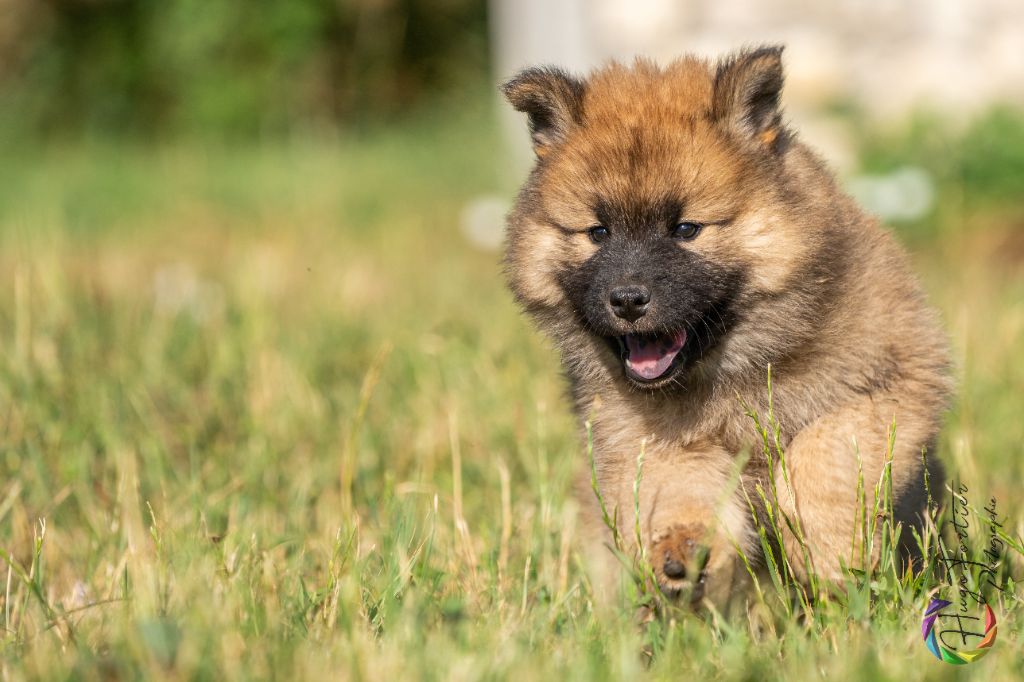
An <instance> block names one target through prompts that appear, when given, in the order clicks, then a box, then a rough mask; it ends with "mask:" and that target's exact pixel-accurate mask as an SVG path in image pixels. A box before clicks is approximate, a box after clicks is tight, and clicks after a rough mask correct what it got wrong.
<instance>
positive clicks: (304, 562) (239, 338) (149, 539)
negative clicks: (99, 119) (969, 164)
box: [0, 123, 1024, 680]
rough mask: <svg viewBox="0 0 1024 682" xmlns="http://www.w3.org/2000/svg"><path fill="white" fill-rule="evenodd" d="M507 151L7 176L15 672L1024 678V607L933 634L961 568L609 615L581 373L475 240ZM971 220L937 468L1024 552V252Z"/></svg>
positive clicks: (930, 254)
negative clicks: (959, 644) (592, 526)
mask: <svg viewBox="0 0 1024 682" xmlns="http://www.w3.org/2000/svg"><path fill="white" fill-rule="evenodd" d="M495 145H496V141H495V140H494V139H493V138H492V136H491V135H490V134H489V133H487V132H486V131H485V130H482V129H481V127H480V126H478V125H468V126H467V125H461V124H458V123H452V124H430V125H421V126H411V127H409V128H408V129H402V130H397V131H392V132H390V133H388V134H374V135H370V136H369V137H367V138H364V139H361V140H352V139H345V138H342V139H338V140H331V141H329V142H328V143H325V142H324V141H322V140H301V139H296V140H292V141H290V142H281V143H272V144H271V143H268V144H265V145H261V146H252V147H248V148H225V147H209V146H202V145H200V144H198V143H191V144H184V145H178V146H164V147H145V148H143V147H131V146H124V145H110V144H101V143H93V144H80V145H75V146H71V147H68V148H55V149H42V150H32V151H33V153H32V154H31V155H25V154H21V155H19V156H18V157H17V158H16V157H14V156H11V155H8V156H6V157H5V160H4V161H3V162H2V164H0V179H2V182H0V344H2V347H3V349H4V352H3V353H2V354H0V550H2V553H0V679H4V680H20V679H69V678H70V679H104V680H106V679H130V678H146V679H184V678H188V679H217V680H221V679H253V678H283V679H339V678H340V679H408V678H423V679H502V678H516V679H551V678H559V679H565V680H573V679H580V680H591V679H621V678H633V677H640V676H649V677H653V678H664V679H679V678H681V677H701V678H705V677H710V678H715V679H727V680H762V679H786V680H793V679H804V678H818V677H828V678H831V679H865V680H886V679H891V680H917V679H950V680H952V679H962V678H967V677H973V676H981V677H984V678H985V679H997V680H1009V679H1024V663H1022V661H1024V657H1022V656H1021V653H1022V647H1021V623H1022V622H1024V618H1022V614H1021V610H1020V608H1019V603H1018V601H1017V598H1016V596H1014V595H1012V594H1007V595H1006V596H1004V597H1002V598H1001V599H1000V600H999V603H998V608H997V612H998V614H999V618H1000V624H999V628H1000V630H999V641H998V643H997V644H996V646H995V648H994V649H993V652H992V654H991V655H989V656H988V657H987V658H985V659H984V660H982V661H980V662H978V663H975V664H973V665H971V666H966V667H961V668H958V667H954V666H950V665H946V664H942V663H939V662H938V661H935V660H934V659H933V658H932V657H931V654H929V653H928V651H927V650H926V649H925V647H924V645H923V644H922V642H921V639H920V619H921V613H922V611H923V610H924V606H925V604H926V602H927V592H928V587H929V585H928V584H927V583H928V580H929V579H934V576H930V577H929V576H923V577H922V576H920V575H919V576H917V577H914V576H910V577H907V576H903V575H900V574H898V573H896V572H894V571H889V572H886V570H885V569H886V566H885V565H883V567H882V568H881V569H880V570H879V571H877V572H875V573H874V574H871V575H865V574H859V575H858V574H855V573H851V576H850V580H849V582H848V584H847V586H846V587H845V588H844V589H843V590H840V591H839V593H838V594H835V595H831V596H829V597H828V598H825V599H819V600H808V599H806V598H804V599H801V598H800V597H799V595H797V594H795V593H793V592H792V590H794V589H795V588H794V586H793V585H792V584H791V583H790V582H789V581H788V580H787V578H786V575H785V569H784V568H783V566H784V563H785V558H782V557H779V562H778V566H779V568H777V575H775V576H774V580H772V579H769V580H768V581H767V582H762V584H761V585H760V590H761V591H762V593H763V594H764V595H765V596H764V598H763V599H759V598H757V597H754V599H753V606H752V607H751V609H750V610H749V612H748V613H747V615H746V616H745V617H741V616H736V617H729V618H726V617H718V616H715V615H711V616H703V617H699V616H696V615H693V614H689V613H686V612H682V611H678V610H671V609H663V611H665V612H666V613H665V615H664V616H663V617H661V618H658V619H655V620H653V621H651V622H649V623H647V624H646V625H643V626H639V625H637V623H636V620H635V614H634V607H635V606H636V604H637V601H638V599H640V598H642V597H643V596H644V595H643V594H641V592H639V591H638V589H627V590H626V591H625V593H626V596H625V597H624V598H623V599H622V601H621V606H620V607H619V608H615V609H612V610H610V611H603V610H601V609H600V608H599V607H598V606H596V605H595V601H594V599H593V594H592V589H591V586H590V585H589V584H588V583H587V580H586V578H585V573H584V571H583V570H582V568H583V567H582V566H581V561H582V560H581V558H580V555H579V554H578V553H577V548H576V546H575V544H574V543H575V537H576V532H575V503H574V502H573V500H572V495H571V490H570V481H571V479H572V477H573V474H574V472H575V471H577V470H578V468H579V467H585V466H587V462H586V447H585V443H580V442H579V440H578V431H577V425H576V424H575V423H574V420H573V418H572V416H571V415H570V414H569V412H568V401H567V400H566V399H565V397H564V385H563V382H562V379H561V378H560V376H559V372H558V366H557V359H556V358H555V357H554V354H553V352H552V351H551V349H550V348H548V347H547V346H546V345H545V343H544V342H543V341H542V340H541V339H540V338H538V336H537V335H536V334H535V333H534V332H533V331H532V330H531V329H530V328H529V326H528V324H527V322H526V321H525V320H523V319H522V318H521V316H520V315H519V314H518V312H517V311H516V309H515V307H514V305H513V304H512V302H511V300H510V297H509V296H508V295H507V293H506V292H505V291H504V289H503V287H502V281H501V276H500V270H499V265H498V260H497V258H498V257H497V255H496V254H493V253H484V252H480V251H476V250H474V248H473V247H472V246H470V245H469V244H468V242H467V241H466V240H464V239H463V238H462V236H461V235H460V233H459V230H458V215H459V212H460V210H461V208H462V206H463V205H464V202H465V201H467V200H468V199H470V198H472V197H473V196H475V195H476V194H478V193H480V192H486V191H493V190H494V189H495V188H496V187H500V186H501V182H500V179H499V178H498V177H497V169H496V166H498V165H499V164H498V163H497V161H496V160H495V159H493V158H490V157H489V156H488V154H487V153H485V151H486V150H489V149H493V148H495ZM1017 208H1019V207H1017ZM943 210H944V211H950V210H953V209H951V208H949V207H945V208H944V209H943ZM960 210H962V214H960V215H957V216H950V215H948V214H944V215H943V216H942V218H943V221H944V223H945V224H949V223H950V222H952V221H954V220H956V221H959V223H960V224H961V228H962V229H960V230H958V231H954V230H948V229H944V230H942V231H941V233H937V234H936V235H935V236H933V237H932V238H931V239H930V240H925V241H920V242H917V241H915V249H916V253H915V262H916V265H917V267H918V269H919V271H920V272H921V274H922V277H923V279H924V281H925V284H926V287H927V289H928V290H929V292H930V294H931V296H932V299H933V301H934V302H935V304H936V305H937V306H938V307H939V309H940V310H941V312H942V314H943V316H944V318H945V320H946V322H947V326H948V328H949V329H950V334H951V337H952V339H953V343H954V346H955V348H956V351H957V359H958V374H959V380H960V394H959V399H958V402H957V404H956V407H955V409H954V410H953V411H952V412H951V414H950V416H949V419H948V426H947V428H946V430H945V431H944V434H943V438H942V441H941V443H940V448H939V453H938V455H939V456H940V457H942V458H943V460H944V461H945V462H946V463H947V465H948V468H949V469H950V471H951V472H956V473H958V474H959V476H960V478H961V479H962V480H963V482H964V483H966V484H967V485H968V486H969V487H970V493H969V498H970V500H971V501H972V503H973V504H975V505H976V506H977V507H978V508H979V509H980V508H981V507H982V506H984V504H985V503H987V500H988V498H989V497H990V496H995V497H996V498H997V500H998V504H999V510H1000V513H1001V514H1003V515H1006V516H1007V518H1008V520H1007V522H1006V526H1005V530H1006V533H1007V534H1008V539H1009V540H1013V539H1015V538H1016V539H1017V540H1016V541H1017V542H1018V543H1019V538H1020V537H1021V536H1022V535H1024V525H1022V523H1021V522H1022V520H1024V509H1022V508H1021V503H1020V501H1019V500H1020V499H1021V495H1020V493H1021V492H1022V483H1021V481H1022V480H1024V458H1021V456H1020V454H1021V450H1022V444H1024V420H1021V419H1020V414H1021V407H1022V403H1021V399H1020V394H1019V387H1020V386H1024V362H1022V360H1024V267H1021V265H1022V263H1024V236H1022V234H1021V230H1020V227H1019V226H1020V224H1021V223H1020V222H1019V220H1020V214H1019V212H1018V213H1013V210H1015V207H1014V206H1009V207H1007V206H1006V205H985V206H980V207H979V206H965V205H961V209H960ZM1008 211H1009V212H1010V213H1011V214H1012V215H1015V216H1017V217H1016V218H1011V219H1006V218H1005V216H1006V215H1007V212H1008ZM1015 220H1016V221H1017V222H1014V221H1015ZM762 417H763V418H764V421H763V423H762V422H759V423H758V424H759V425H755V423H754V421H753V420H752V422H751V429H752V430H751V433H752V434H755V433H757V429H758V428H759V427H760V429H761V432H762V435H763V439H764V443H765V448H766V453H767V454H771V453H775V454H776V455H778V454H781V451H778V450H776V449H775V447H774V444H773V442H772V426H771V420H770V419H769V418H768V416H767V415H762ZM896 437H897V438H898V425H897V434H896ZM638 454H639V453H638ZM777 483H778V484H779V485H782V484H784V483H783V482H777ZM638 484H641V485H642V468H641V463H639V462H638ZM878 485H879V482H875V481H864V483H863V493H864V499H865V505H866V506H865V508H868V507H869V506H871V505H872V504H873V503H874V500H873V497H874V495H875V492H876V491H880V492H881V494H880V496H879V499H880V500H882V501H883V504H884V499H885V497H884V481H883V482H882V486H881V488H879V487H878ZM943 497H945V495H943ZM872 511H874V508H872ZM609 512H610V513H611V510H609ZM872 516H874V514H872ZM776 520H777V521H780V522H784V520H782V519H776ZM866 523H870V522H869V521H866ZM974 528H975V531H974V532H975V533H976V534H978V535H980V534H981V533H982V531H981V530H980V529H981V528H982V525H981V524H978V523H975V524H974ZM891 530H893V531H894V530H895V529H891ZM886 532H889V530H887V531H886ZM947 538H948V534H947ZM1018 549H1019V547H1018ZM641 559H642V558H641ZM789 559H792V560H798V558H792V557H791V558H789ZM1015 565H1016V566H1017V568H1018V569H1019V567H1020V563H1019V562H1017V564H1015ZM889 568H891V566H889ZM1011 574H1012V575H1014V576H1015V577H1018V578H1019V577H1020V573H1019V572H1017V573H1013V572H1012V570H1011ZM637 575H639V576H641V579H642V578H643V576H644V575H645V574H644V573H643V571H640V572H639V573H637ZM776 585H778V586H776ZM637 587H638V586H637V585H636V584H633V585H632V588H637ZM639 587H641V588H642V585H641V586H639ZM627 588H631V586H630V585H629V584H627ZM646 596H647V598H648V599H657V595H656V594H653V595H652V594H651V593H650V591H649V590H648V591H647V593H646ZM790 610H792V612H793V613H792V615H790V614H789V611H790Z"/></svg>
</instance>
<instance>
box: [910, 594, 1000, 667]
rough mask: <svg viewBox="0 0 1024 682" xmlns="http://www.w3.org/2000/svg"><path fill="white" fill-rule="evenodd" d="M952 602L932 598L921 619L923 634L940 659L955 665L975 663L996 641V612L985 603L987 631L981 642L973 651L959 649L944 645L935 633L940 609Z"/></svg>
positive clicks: (930, 649) (927, 643)
mask: <svg viewBox="0 0 1024 682" xmlns="http://www.w3.org/2000/svg"><path fill="white" fill-rule="evenodd" d="M951 603H952V602H948V601H946V600H945V599H932V601H931V603H930V604H928V608H927V609H925V612H924V619H923V620H922V621H921V636H922V637H923V638H924V643H925V645H926V646H927V647H928V651H930V652H932V653H933V654H935V658H937V659H939V660H940V661H945V662H946V663H952V664H953V665H966V664H967V663H974V662H975V661H976V660H978V659H979V658H982V657H983V656H984V655H985V654H987V653H988V652H989V651H990V650H991V649H992V645H993V644H995V643H996V630H997V628H996V614H994V613H993V612H992V607H991V606H989V605H988V604H985V632H984V633H983V635H982V639H981V643H980V644H978V646H977V647H975V648H974V649H972V650H971V651H957V650H955V649H951V648H949V647H947V646H944V645H943V644H942V643H941V642H940V641H939V636H938V635H936V633H935V621H936V619H937V618H938V617H939V616H940V615H941V614H940V611H942V609H944V608H946V607H947V606H949V605H950V604H951Z"/></svg>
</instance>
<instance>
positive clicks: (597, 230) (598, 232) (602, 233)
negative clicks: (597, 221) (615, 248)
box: [587, 225, 609, 244]
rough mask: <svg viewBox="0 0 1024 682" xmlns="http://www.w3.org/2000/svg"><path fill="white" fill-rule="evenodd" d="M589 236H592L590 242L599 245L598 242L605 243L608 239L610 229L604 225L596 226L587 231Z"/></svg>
mask: <svg viewBox="0 0 1024 682" xmlns="http://www.w3.org/2000/svg"><path fill="white" fill-rule="evenodd" d="M587 234H589V235H590V241H592V242H594V243H595V244H597V243H598V242H603V241H604V240H605V239H607V238H608V234H609V232H608V228H607V227H605V226H604V225H594V226H593V227H592V228H590V229H589V230H587Z"/></svg>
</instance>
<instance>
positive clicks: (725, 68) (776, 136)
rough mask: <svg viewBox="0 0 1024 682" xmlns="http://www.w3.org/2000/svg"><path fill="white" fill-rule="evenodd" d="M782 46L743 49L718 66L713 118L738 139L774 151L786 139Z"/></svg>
mask: <svg viewBox="0 0 1024 682" xmlns="http://www.w3.org/2000/svg"><path fill="white" fill-rule="evenodd" d="M782 82H783V75H782V46H779V45H774V46H770V47H762V48H758V49H756V50H744V51H742V52H739V53H737V54H735V55H732V56H730V57H727V58H726V59H724V60H722V61H721V62H719V64H718V71H717V73H716V74H715V87H714V98H713V100H712V102H713V103H712V112H711V113H712V116H713V117H714V118H715V120H717V121H720V122H721V123H722V124H723V125H725V126H726V127H728V128H729V129H730V130H731V131H732V132H733V133H734V134H736V135H737V136H739V137H740V139H742V140H745V141H747V142H750V143H753V145H754V146H756V147H760V148H763V149H772V150H777V149H779V148H780V145H781V144H782V142H783V141H784V140H785V139H786V136H787V135H786V130H785V128H784V127H783V125H782V111H781V109H780V107H779V97H780V95H781V94H782Z"/></svg>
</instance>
